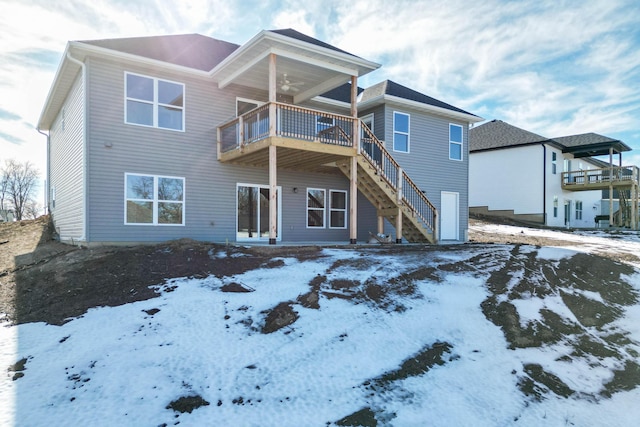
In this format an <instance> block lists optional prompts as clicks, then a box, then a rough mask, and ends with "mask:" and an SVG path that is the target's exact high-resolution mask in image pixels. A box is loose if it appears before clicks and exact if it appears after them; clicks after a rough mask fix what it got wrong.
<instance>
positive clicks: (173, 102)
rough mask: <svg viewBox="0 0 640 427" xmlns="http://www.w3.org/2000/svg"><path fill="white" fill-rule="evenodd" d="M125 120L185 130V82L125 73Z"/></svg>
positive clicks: (131, 122) (137, 123)
mask: <svg viewBox="0 0 640 427" xmlns="http://www.w3.org/2000/svg"><path fill="white" fill-rule="evenodd" d="M125 98H126V102H125V122H126V123H128V124H134V125H142V126H151V127H156V128H162V129H171V130H180V131H181V130H184V84H182V83H175V82H171V81H168V80H161V79H156V78H152V77H146V76H141V75H139V74H132V73H125Z"/></svg>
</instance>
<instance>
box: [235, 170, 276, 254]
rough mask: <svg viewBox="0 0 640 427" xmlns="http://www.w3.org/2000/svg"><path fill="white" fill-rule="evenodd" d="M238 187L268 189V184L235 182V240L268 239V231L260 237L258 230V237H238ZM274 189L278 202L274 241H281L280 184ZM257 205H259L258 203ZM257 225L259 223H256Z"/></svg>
mask: <svg viewBox="0 0 640 427" xmlns="http://www.w3.org/2000/svg"><path fill="white" fill-rule="evenodd" d="M238 187H256V188H258V189H266V190H270V189H271V188H270V186H269V185H261V184H251V183H245V182H236V192H235V196H234V197H235V199H236V209H235V230H234V233H235V236H236V242H256V241H259V242H261V241H269V233H267V234H266V236H264V237H261V236H260V232H259V231H258V237H251V238H250V237H239V236H238ZM276 191H277V192H278V200H277V204H278V209H277V210H278V224H277V225H276V227H277V233H276V241H278V242H279V241H281V240H282V186H280V185H278V186H276ZM258 206H260V205H259V204H258ZM258 218H260V213H259V212H258ZM258 227H259V225H258Z"/></svg>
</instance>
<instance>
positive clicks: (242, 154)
mask: <svg viewBox="0 0 640 427" xmlns="http://www.w3.org/2000/svg"><path fill="white" fill-rule="evenodd" d="M378 67H379V65H378V64H376V63H374V62H371V61H368V60H365V59H362V58H360V57H358V56H355V55H353V54H350V53H348V52H345V51H343V50H341V49H338V48H336V47H334V46H331V45H329V44H326V43H324V42H322V41H320V40H316V39H314V38H311V37H308V36H306V35H304V34H301V33H299V32H297V31H295V30H292V29H286V30H273V31H262V32H260V33H259V34H257V35H256V36H255V37H254V38H252V39H251V40H249V41H248V42H247V43H245V44H243V45H241V46H239V45H236V44H233V43H228V42H224V41H221V40H216V39H213V38H209V37H205V36H201V35H197V34H188V35H174V36H158V37H142V38H126V39H110V40H93V41H74V42H69V43H68V44H67V47H66V50H65V53H64V57H63V60H62V62H61V64H60V66H59V68H58V72H57V74H56V76H55V80H54V82H53V85H52V87H51V90H50V92H49V95H48V97H47V100H46V103H45V106H44V109H43V111H42V114H41V116H40V120H39V124H38V127H39V129H40V130H41V131H48V141H47V143H48V151H47V152H48V179H47V183H48V184H49V189H48V195H49V209H50V212H51V214H52V216H53V221H54V224H55V227H56V230H57V232H58V234H59V236H60V238H61V240H63V241H69V242H73V243H82V244H95V243H121V242H155V241H164V240H170V239H177V238H185V237H186V238H193V239H197V240H202V241H212V242H225V241H230V242H259V241H265V242H269V243H271V244H274V243H276V242H278V241H283V242H304V241H323V242H346V241H349V242H351V243H356V242H358V241H366V240H368V239H369V233H373V234H376V233H384V234H392V235H394V236H395V239H396V242H398V243H399V242H402V241H406V242H429V243H436V242H437V241H439V240H445V241H446V240H451V241H464V240H466V238H467V236H466V230H467V222H468V165H469V164H468V142H467V141H468V129H469V124H470V123H475V122H478V121H480V120H482V119H481V118H480V117H477V116H475V115H473V114H470V113H468V112H466V111H464V110H461V109H459V108H456V107H454V106H452V105H449V104H446V103H443V102H441V101H438V100H436V99H433V98H430V97H428V96H426V95H423V94H420V93H418V92H415V91H413V90H411V89H409V88H406V87H404V86H401V85H399V84H397V83H394V82H391V81H385V82H382V83H380V84H377V85H374V86H372V87H370V88H367V89H361V88H359V87H358V84H357V83H358V77H360V76H362V75H365V74H367V73H369V72H371V71H373V70H375V69H377V68H378Z"/></svg>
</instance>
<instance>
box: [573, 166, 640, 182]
mask: <svg viewBox="0 0 640 427" xmlns="http://www.w3.org/2000/svg"><path fill="white" fill-rule="evenodd" d="M639 179H640V173H638V167H637V166H613V167H609V168H602V169H587V170H580V171H569V172H562V185H563V186H565V187H572V186H576V187H582V186H584V187H587V186H589V185H595V184H609V183H625V182H626V183H629V184H631V183H633V182H635V183H636V184H638V183H640V181H639Z"/></svg>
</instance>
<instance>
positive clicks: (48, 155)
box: [36, 127, 51, 215]
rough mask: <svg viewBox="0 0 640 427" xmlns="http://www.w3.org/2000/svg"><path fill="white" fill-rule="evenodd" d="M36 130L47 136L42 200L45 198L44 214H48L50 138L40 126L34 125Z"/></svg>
mask: <svg viewBox="0 0 640 427" xmlns="http://www.w3.org/2000/svg"><path fill="white" fill-rule="evenodd" d="M36 131H37V132H38V133H39V134H40V135H44V136H46V137H47V172H46V182H45V183H44V200H45V204H44V205H45V206H44V208H45V213H44V214H45V215H47V214H50V213H51V206H50V203H51V201H50V200H49V196H50V194H51V190H50V187H51V172H50V171H51V165H50V164H51V138H50V137H49V134H46V133H44V132H42V131H41V130H40V127H36Z"/></svg>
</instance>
